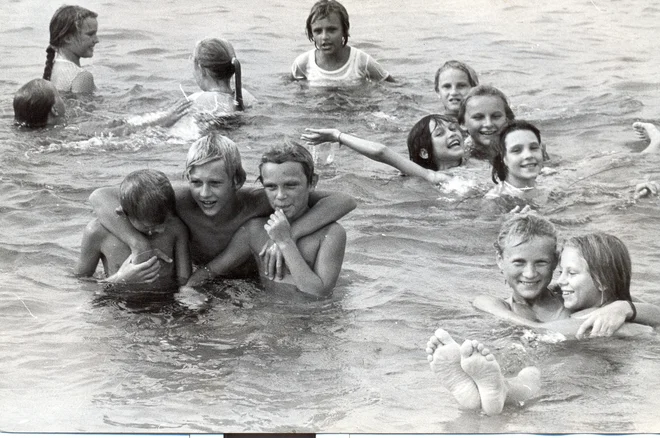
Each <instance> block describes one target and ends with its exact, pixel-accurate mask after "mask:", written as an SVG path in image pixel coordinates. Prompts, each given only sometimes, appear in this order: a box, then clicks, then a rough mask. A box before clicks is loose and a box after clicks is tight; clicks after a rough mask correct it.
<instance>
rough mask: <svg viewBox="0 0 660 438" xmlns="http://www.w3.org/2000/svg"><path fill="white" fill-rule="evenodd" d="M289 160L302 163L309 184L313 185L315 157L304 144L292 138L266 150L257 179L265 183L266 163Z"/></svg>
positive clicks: (278, 162) (280, 162)
mask: <svg viewBox="0 0 660 438" xmlns="http://www.w3.org/2000/svg"><path fill="white" fill-rule="evenodd" d="M287 161H293V162H294V163H300V164H301V165H302V168H303V172H304V173H305V176H306V177H307V184H308V185H311V184H312V183H313V182H314V158H313V157H312V154H311V153H309V151H308V150H307V149H306V148H305V147H304V146H303V145H301V144H299V143H296V142H295V141H290V140H285V142H284V144H283V145H279V146H273V147H271V148H270V149H268V150H267V151H266V152H264V154H263V155H262V156H261V162H260V163H259V178H257V181H261V182H262V183H263V178H262V175H261V168H262V166H263V165H264V164H265V163H275V164H282V163H286V162H287Z"/></svg>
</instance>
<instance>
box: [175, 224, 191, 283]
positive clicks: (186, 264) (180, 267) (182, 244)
mask: <svg viewBox="0 0 660 438" xmlns="http://www.w3.org/2000/svg"><path fill="white" fill-rule="evenodd" d="M176 221H177V222H178V224H177V236H176V242H175V245H174V260H175V262H176V276H177V280H178V283H179V285H184V284H186V282H187V281H188V278H189V277H190V274H192V265H191V262H190V248H189V246H188V228H186V226H185V225H184V224H183V223H182V222H180V221H179V220H178V219H177V220H176Z"/></svg>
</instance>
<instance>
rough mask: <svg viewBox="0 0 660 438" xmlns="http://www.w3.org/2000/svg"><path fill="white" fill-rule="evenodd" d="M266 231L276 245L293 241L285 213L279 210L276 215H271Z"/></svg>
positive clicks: (265, 225)
mask: <svg viewBox="0 0 660 438" xmlns="http://www.w3.org/2000/svg"><path fill="white" fill-rule="evenodd" d="M264 229H265V230H266V233H268V237H270V238H271V240H272V241H273V242H275V243H284V242H286V241H288V240H292V237H291V225H290V224H289V221H288V220H287V218H286V215H285V214H284V212H283V211H282V210H281V209H279V208H278V209H277V210H275V213H273V214H271V215H270V218H268V222H266V223H265V224H264Z"/></svg>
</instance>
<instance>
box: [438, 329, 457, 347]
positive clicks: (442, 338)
mask: <svg viewBox="0 0 660 438" xmlns="http://www.w3.org/2000/svg"><path fill="white" fill-rule="evenodd" d="M435 337H436V338H437V339H438V342H441V343H443V344H444V345H447V344H450V343H452V342H456V341H454V338H452V337H451V335H450V334H449V333H447V331H445V330H443V329H441V328H439V329H437V330H436V331H435Z"/></svg>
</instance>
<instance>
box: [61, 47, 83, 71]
mask: <svg viewBox="0 0 660 438" xmlns="http://www.w3.org/2000/svg"><path fill="white" fill-rule="evenodd" d="M57 53H58V54H59V55H60V56H61V57H62V58H64V59H66V60H67V61H71V62H73V63H74V64H76V65H77V66H78V67H80V56H78V55H76V54H75V53H73V52H72V51H71V50H69V49H67V48H66V47H60V48H59V49H57Z"/></svg>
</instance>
